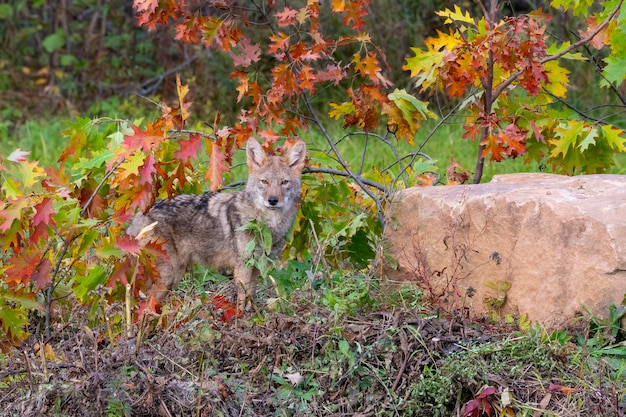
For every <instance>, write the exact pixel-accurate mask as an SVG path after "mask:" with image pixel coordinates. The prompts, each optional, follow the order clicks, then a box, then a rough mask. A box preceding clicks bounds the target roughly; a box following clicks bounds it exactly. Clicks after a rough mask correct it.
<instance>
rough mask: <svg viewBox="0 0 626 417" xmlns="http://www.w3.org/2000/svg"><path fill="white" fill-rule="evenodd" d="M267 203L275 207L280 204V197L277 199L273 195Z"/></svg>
mask: <svg viewBox="0 0 626 417" xmlns="http://www.w3.org/2000/svg"><path fill="white" fill-rule="evenodd" d="M267 202H268V203H270V206H275V205H276V204H278V197H276V196H275V195H271V196H270V197H269V198H268V199H267Z"/></svg>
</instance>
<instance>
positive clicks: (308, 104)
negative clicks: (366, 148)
mask: <svg viewBox="0 0 626 417" xmlns="http://www.w3.org/2000/svg"><path fill="white" fill-rule="evenodd" d="M303 97H304V102H305V104H306V107H307V109H308V110H309V113H310V114H311V117H313V120H314V121H315V124H316V125H317V127H318V128H319V129H320V130H321V132H322V134H323V135H324V137H325V138H326V141H327V142H328V144H329V145H330V147H331V149H332V151H333V153H334V154H335V156H336V157H337V161H338V162H339V164H340V165H341V166H342V167H343V169H344V170H345V171H346V173H347V174H348V175H347V176H349V177H350V178H352V179H353V180H354V181H355V182H356V183H357V184H358V185H359V187H361V189H362V190H363V191H364V192H365V193H366V194H367V195H368V196H369V197H370V198H371V199H372V200H374V202H375V203H376V210H377V212H378V220H379V221H380V224H381V225H382V226H384V225H385V218H384V216H383V206H382V201H381V200H380V199H379V198H377V197H376V195H375V194H374V193H373V192H372V191H371V190H370V189H369V188H368V187H366V186H365V183H364V182H363V179H364V178H361V177H359V176H358V175H356V174H355V173H354V172H352V170H351V169H350V166H349V165H348V163H347V162H346V161H345V159H343V156H342V155H341V153H340V152H339V150H338V149H337V146H335V142H333V140H332V138H331V136H330V134H329V133H328V131H327V130H326V128H325V127H324V124H323V123H322V121H321V120H320V119H319V117H318V116H317V113H316V112H315V109H314V108H313V105H312V104H311V100H310V99H309V96H308V95H307V94H303Z"/></svg>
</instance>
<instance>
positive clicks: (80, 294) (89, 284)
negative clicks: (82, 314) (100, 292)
mask: <svg viewBox="0 0 626 417" xmlns="http://www.w3.org/2000/svg"><path fill="white" fill-rule="evenodd" d="M106 280H107V276H106V271H105V270H104V268H102V267H101V266H100V265H96V266H95V267H94V268H92V269H90V270H89V272H88V273H87V276H84V277H76V282H78V285H77V286H76V287H75V288H74V294H76V297H77V298H78V299H79V300H81V301H84V300H85V297H86V296H87V294H88V293H89V292H91V291H93V290H95V289H96V287H97V286H98V285H104V284H106Z"/></svg>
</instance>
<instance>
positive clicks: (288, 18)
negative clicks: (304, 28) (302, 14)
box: [274, 7, 298, 26]
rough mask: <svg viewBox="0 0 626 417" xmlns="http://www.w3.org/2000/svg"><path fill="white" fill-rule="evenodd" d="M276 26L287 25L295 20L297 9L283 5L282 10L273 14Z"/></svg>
mask: <svg viewBox="0 0 626 417" xmlns="http://www.w3.org/2000/svg"><path fill="white" fill-rule="evenodd" d="M274 16H276V22H277V23H278V26H289V25H293V24H295V23H296V22H297V16H298V11H297V10H294V9H292V8H290V7H285V8H284V9H283V11H282V12H277V13H276V14H274Z"/></svg>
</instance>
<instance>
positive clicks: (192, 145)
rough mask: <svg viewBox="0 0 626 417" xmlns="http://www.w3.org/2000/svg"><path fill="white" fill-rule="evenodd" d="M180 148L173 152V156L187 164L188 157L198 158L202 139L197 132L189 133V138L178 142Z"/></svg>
mask: <svg viewBox="0 0 626 417" xmlns="http://www.w3.org/2000/svg"><path fill="white" fill-rule="evenodd" d="M178 145H179V146H180V149H179V150H178V151H177V152H176V153H175V154H174V157H175V158H176V159H178V160H180V161H181V162H182V163H183V164H185V165H187V164H188V163H189V160H190V159H196V160H197V159H198V154H199V153H200V149H201V148H202V140H201V138H200V135H199V134H198V133H191V134H189V139H187V140H181V141H179V142H178Z"/></svg>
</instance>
